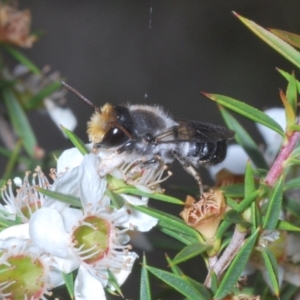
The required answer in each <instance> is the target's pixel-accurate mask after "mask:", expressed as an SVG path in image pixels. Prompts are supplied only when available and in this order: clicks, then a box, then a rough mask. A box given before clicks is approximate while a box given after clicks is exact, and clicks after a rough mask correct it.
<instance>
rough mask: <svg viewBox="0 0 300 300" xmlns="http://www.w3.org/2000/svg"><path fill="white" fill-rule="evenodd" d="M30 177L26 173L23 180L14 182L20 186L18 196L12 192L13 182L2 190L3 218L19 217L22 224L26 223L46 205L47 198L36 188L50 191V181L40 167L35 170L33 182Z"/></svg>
mask: <svg viewBox="0 0 300 300" xmlns="http://www.w3.org/2000/svg"><path fill="white" fill-rule="evenodd" d="M29 176H30V172H26V173H25V177H24V179H23V180H21V179H20V178H15V180H14V182H15V183H16V184H17V185H18V186H19V188H18V189H17V195H16V196H15V195H14V193H13V190H12V181H11V180H8V182H7V186H4V187H3V188H2V189H1V193H2V199H3V202H4V205H1V204H0V208H1V211H0V216H1V217H2V218H4V219H9V220H16V218H17V217H18V218H20V220H21V222H22V223H25V222H28V220H29V218H30V216H31V215H32V214H33V212H35V211H36V210H37V209H39V208H40V207H42V206H43V205H45V201H46V197H45V196H44V195H42V194H41V193H39V192H38V191H37V189H36V186H39V187H41V188H44V189H48V188H49V186H50V184H49V182H48V179H47V178H46V176H45V175H44V173H43V172H42V171H41V168H40V167H37V168H36V169H35V173H34V174H33V175H32V181H31V182H30V181H29ZM48 202H49V201H48ZM49 203H50V202H49Z"/></svg>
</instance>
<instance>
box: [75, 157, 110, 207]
mask: <svg viewBox="0 0 300 300" xmlns="http://www.w3.org/2000/svg"><path fill="white" fill-rule="evenodd" d="M97 166H98V157H97V156H96V155H95V154H93V153H90V154H87V155H85V156H84V159H83V161H82V163H81V164H80V166H79V172H78V180H79V186H80V199H81V202H82V206H83V207H85V208H88V207H89V205H88V204H93V205H95V204H97V203H98V202H99V201H100V200H101V198H102V197H103V194H104V192H105V189H106V185H107V181H106V178H105V177H102V178H101V177H100V176H99V175H98V172H97Z"/></svg>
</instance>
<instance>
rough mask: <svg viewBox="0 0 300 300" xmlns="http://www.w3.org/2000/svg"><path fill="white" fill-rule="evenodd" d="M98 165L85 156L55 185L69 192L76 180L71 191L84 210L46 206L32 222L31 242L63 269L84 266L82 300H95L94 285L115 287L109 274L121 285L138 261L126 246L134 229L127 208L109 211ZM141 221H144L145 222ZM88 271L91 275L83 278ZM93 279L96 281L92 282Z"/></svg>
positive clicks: (94, 158) (79, 292) (78, 290)
mask: <svg viewBox="0 0 300 300" xmlns="http://www.w3.org/2000/svg"><path fill="white" fill-rule="evenodd" d="M97 165H98V157H97V156H96V155H94V154H88V155H85V156H84V158H83V161H82V163H81V164H80V165H79V166H78V167H75V168H73V169H71V170H70V171H67V172H65V173H64V174H63V175H61V176H60V177H58V179H57V181H56V182H55V184H56V187H57V189H56V190H57V191H60V189H59V188H58V186H59V185H60V184H59V181H61V180H62V181H63V182H64V186H65V187H64V189H68V188H67V187H66V186H67V185H68V183H71V182H72V184H70V188H69V193H70V194H72V195H73V196H77V197H79V198H80V200H81V204H82V211H81V210H78V209H73V208H68V207H67V208H65V209H64V210H63V211H61V212H59V211H57V210H56V209H54V208H51V207H43V208H41V209H39V210H37V211H36V212H35V213H34V214H33V216H32V217H31V219H30V222H29V234H30V237H31V239H32V241H33V242H34V244H35V245H36V246H38V247H39V248H40V249H42V250H43V251H44V252H47V253H49V254H50V255H51V256H52V257H53V260H54V261H55V262H56V264H57V266H58V268H59V269H60V270H62V271H63V272H71V271H73V270H74V269H76V268H78V267H79V274H78V275H79V276H78V278H77V279H76V284H75V291H76V295H78V297H79V298H78V299H93V297H94V296H93V297H92V296H90V297H91V298H90V297H88V296H83V295H87V293H89V292H90V293H92V292H93V290H90V289H89V286H90V285H93V284H95V285H96V286H97V287H98V288H99V286H101V287H102V289H103V287H105V286H107V285H110V283H109V281H108V270H109V271H110V272H112V273H113V274H114V276H115V277H116V279H117V282H118V284H119V285H121V284H122V283H123V282H124V281H125V279H126V278H127V276H128V275H129V274H130V272H131V269H132V266H133V263H134V261H135V259H136V258H137V255H136V254H135V253H134V252H130V251H129V250H130V249H131V247H130V245H126V244H127V243H128V241H129V236H128V235H127V234H126V231H128V230H129V229H130V228H124V227H126V225H127V224H128V223H129V222H128V220H130V217H131V216H130V214H129V213H128V211H126V210H124V209H119V210H117V209H114V208H111V207H110V199H109V198H108V197H107V196H106V195H105V194H104V193H105V190H106V187H107V181H106V179H105V177H104V178H101V177H100V176H99V175H98V173H97ZM76 185H77V187H76ZM140 222H141V223H143V222H145V221H144V220H143V219H142V220H140ZM116 226H117V227H116ZM119 228H124V229H119ZM87 273H88V274H89V276H84V275H83V274H87ZM91 276H92V277H93V278H92V280H91V282H88V280H89V278H91ZM95 279H96V281H95ZM82 280H83V281H82ZM97 281H98V282H97ZM99 282H100V283H101V285H99ZM111 288H113V287H112V286H111ZM102 292H103V291H102V290H101V291H100V293H102ZM89 295H92V294H89ZM80 297H82V298H80ZM103 299H104V298H103Z"/></svg>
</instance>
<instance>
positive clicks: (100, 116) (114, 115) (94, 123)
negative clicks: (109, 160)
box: [61, 81, 133, 148]
mask: <svg viewBox="0 0 300 300" xmlns="http://www.w3.org/2000/svg"><path fill="white" fill-rule="evenodd" d="M61 83H62V84H63V86H65V87H66V88H67V89H68V90H70V91H71V92H73V93H74V94H75V95H77V96H78V97H79V98H80V99H81V100H82V101H84V102H85V103H86V104H88V105H89V106H90V107H92V108H93V109H94V110H95V112H94V114H93V115H92V117H91V120H90V121H89V122H88V128H87V133H88V136H89V140H90V141H91V142H92V143H93V145H94V147H96V148H100V147H103V148H114V147H118V146H121V145H122V144H124V143H125V142H127V141H128V140H130V139H131V138H132V129H133V123H132V119H131V116H130V113H129V110H128V108H127V107H126V106H121V105H118V106H112V105H111V104H109V103H106V104H105V105H104V106H103V107H101V108H99V107H98V106H96V105H95V104H94V103H92V102H91V101H89V100H88V99H87V98H85V97H84V96H83V95H82V94H80V93H79V92H78V91H77V90H75V89H74V88H73V87H71V86H70V85H68V84H66V83H65V82H63V81H61Z"/></svg>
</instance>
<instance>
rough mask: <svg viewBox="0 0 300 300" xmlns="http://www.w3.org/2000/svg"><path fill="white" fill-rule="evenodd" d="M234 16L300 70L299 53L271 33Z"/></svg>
mask: <svg viewBox="0 0 300 300" xmlns="http://www.w3.org/2000/svg"><path fill="white" fill-rule="evenodd" d="M235 15H236V16H237V17H238V18H239V20H240V21H242V22H243V23H244V24H245V25H246V26H247V27H248V28H249V29H250V30H252V31H253V32H254V33H255V34H256V35H257V36H258V37H259V38H261V39H262V40H263V41H264V42H266V43H267V44H268V45H269V46H271V47H272V48H273V49H275V50H276V51H277V52H278V53H280V54H281V55H282V56H284V57H285V58H286V59H288V60H289V61H290V62H292V63H293V64H294V65H295V66H297V67H298V68H300V53H299V52H298V51H297V50H296V49H295V48H293V47H292V46H290V45H289V44H288V43H286V42H285V41H283V40H281V39H280V38H279V37H277V36H276V35H274V34H273V33H271V32H270V31H268V30H266V29H264V28H263V27H261V26H259V25H257V24H256V23H254V22H253V21H250V20H248V19H246V18H244V17H242V16H239V15H238V14H236V13H235Z"/></svg>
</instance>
